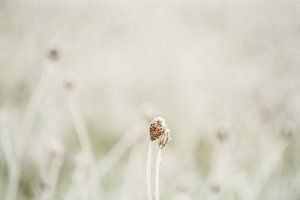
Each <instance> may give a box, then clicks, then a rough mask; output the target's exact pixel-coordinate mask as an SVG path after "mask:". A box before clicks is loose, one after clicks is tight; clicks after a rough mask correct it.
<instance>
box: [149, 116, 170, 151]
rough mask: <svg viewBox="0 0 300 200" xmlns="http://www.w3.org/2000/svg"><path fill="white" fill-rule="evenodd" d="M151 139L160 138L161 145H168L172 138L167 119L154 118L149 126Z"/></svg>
mask: <svg viewBox="0 0 300 200" xmlns="http://www.w3.org/2000/svg"><path fill="white" fill-rule="evenodd" d="M149 134H150V139H151V141H154V140H159V147H160V148H163V147H164V146H166V144H167V143H168V141H169V140H170V139H171V135H170V129H168V127H167V124H166V121H165V119H163V118H162V117H156V118H154V119H153V120H152V122H151V123H150V127H149Z"/></svg>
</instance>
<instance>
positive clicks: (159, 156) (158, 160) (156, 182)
mask: <svg viewBox="0 0 300 200" xmlns="http://www.w3.org/2000/svg"><path fill="white" fill-rule="evenodd" d="M160 162H161V148H158V151H157V156H156V163H155V187H154V188H155V200H159V170H160Z"/></svg>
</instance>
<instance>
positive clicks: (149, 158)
mask: <svg viewBox="0 0 300 200" xmlns="http://www.w3.org/2000/svg"><path fill="white" fill-rule="evenodd" d="M151 161H152V142H151V141H150V142H149V146H148V155H147V167H146V181H147V182H146V184H147V200H152V184H151V167H152V164H151Z"/></svg>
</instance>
